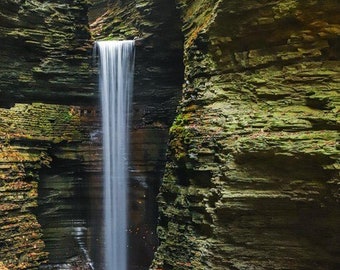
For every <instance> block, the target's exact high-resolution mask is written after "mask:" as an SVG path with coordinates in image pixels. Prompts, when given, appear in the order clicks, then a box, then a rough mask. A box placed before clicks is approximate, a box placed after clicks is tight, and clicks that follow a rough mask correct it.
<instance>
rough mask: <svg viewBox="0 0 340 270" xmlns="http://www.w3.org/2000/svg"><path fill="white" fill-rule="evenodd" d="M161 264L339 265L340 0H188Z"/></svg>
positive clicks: (183, 5)
mask: <svg viewBox="0 0 340 270" xmlns="http://www.w3.org/2000/svg"><path fill="white" fill-rule="evenodd" d="M178 6H179V8H180V10H181V16H182V20H183V28H182V29H183V33H184V34H185V48H184V49H185V51H184V55H185V60H184V63H185V80H186V83H185V85H184V89H183V98H182V101H181V106H180V108H179V110H178V115H177V118H176V120H175V122H174V124H173V126H172V127H171V129H170V136H171V137H170V146H169V155H168V158H169V161H168V163H167V167H166V172H165V176H164V179H163V183H162V186H161V193H160V196H159V207H160V226H159V228H158V234H159V237H160V241H161V245H160V247H159V249H158V251H157V253H156V259H155V260H154V265H153V267H152V269H221V270H222V269H223V270H225V269H233V270H234V269H337V268H338V267H339V264H340V261H339V259H338V258H339V233H340V232H339V228H340V226H339V225H340V224H339V220H340V213H339V189H338V185H339V181H340V180H339V148H338V145H337V141H338V138H339V137H338V130H339V116H338V113H339V101H340V95H339V59H340V55H339V45H340V43H339V35H340V21H339V16H338V13H339V9H340V6H339V3H338V1H335V0H334V1H332V0H330V1H295V0H292V1H290V0H287V1H232V0H229V1H227V0H219V1H217V0H216V1H211V0H209V1H208V0H194V1H181V0H179V1H178Z"/></svg>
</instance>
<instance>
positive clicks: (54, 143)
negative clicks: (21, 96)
mask: <svg viewBox="0 0 340 270" xmlns="http://www.w3.org/2000/svg"><path fill="white" fill-rule="evenodd" d="M85 111H86V112H87V113H86V114H85V113H84V112H85ZM0 124H1V131H0V240H1V241H0V242H1V249H0V260H1V262H2V263H3V265H4V267H7V268H8V269H13V270H15V269H37V268H38V267H39V265H40V264H42V263H45V262H46V261H47V259H48V254H47V252H46V251H45V244H44V242H43V241H42V229H41V226H40V224H39V223H38V220H37V217H36V215H35V213H36V212H35V211H36V208H37V206H38V183H39V181H40V177H39V174H40V172H41V170H42V169H43V168H49V167H50V166H51V164H52V162H53V160H59V161H61V160H63V161H64V163H65V165H64V169H66V168H68V165H67V164H68V163H70V164H71V165H69V167H72V164H75V163H79V164H81V165H83V166H85V165H86V166H87V168H88V169H89V170H91V169H90V168H94V166H91V164H92V165H93V164H94V163H96V162H98V160H99V156H96V155H95V154H94V153H95V151H90V147H89V146H90V145H93V144H96V145H97V147H98V142H94V141H91V138H90V134H91V132H93V131H94V130H96V129H98V128H99V121H98V119H97V117H96V116H95V115H94V114H93V113H91V111H90V110H89V108H81V107H78V106H66V105H55V104H54V105H52V104H44V103H33V104H22V103H20V104H15V105H14V106H13V107H11V108H9V109H4V108H0ZM97 149H98V148H97ZM97 151H99V150H97ZM98 167H99V166H98ZM73 169H74V170H75V168H73ZM78 169H79V167H78ZM52 181H53V180H52ZM70 185H72V183H70ZM4 269H5V268H4Z"/></svg>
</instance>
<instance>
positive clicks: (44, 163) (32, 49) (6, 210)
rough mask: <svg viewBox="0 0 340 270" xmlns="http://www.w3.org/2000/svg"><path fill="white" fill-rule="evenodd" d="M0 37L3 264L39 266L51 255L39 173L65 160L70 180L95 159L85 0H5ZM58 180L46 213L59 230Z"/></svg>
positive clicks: (61, 207) (8, 266)
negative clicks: (41, 209) (40, 206)
mask: <svg viewBox="0 0 340 270" xmlns="http://www.w3.org/2000/svg"><path fill="white" fill-rule="evenodd" d="M0 37H1V43H0V61H1V67H0V96H1V97H0V107H1V108H0V149H1V150H0V268H1V269H10V270H15V269H37V267H38V265H39V264H41V263H42V262H46V261H47V259H48V254H47V252H46V249H45V244H44V243H43V241H42V237H44V239H45V240H46V239H47V240H48V239H49V238H48V237H49V236H46V234H45V235H44V236H42V228H41V224H39V222H40V221H39V222H38V220H37V215H36V214H37V204H38V186H40V187H41V185H42V182H41V177H44V176H43V175H42V172H43V174H46V172H47V171H49V170H52V171H53V170H54V169H53V166H54V164H55V163H58V162H63V164H64V168H63V171H64V172H70V171H72V172H70V173H69V175H68V176H69V178H70V179H73V176H72V175H75V174H76V173H78V172H79V171H85V172H86V170H88V171H91V166H92V165H93V164H94V163H93V162H94V161H96V160H98V159H97V157H98V156H97V155H96V154H97V151H98V147H94V143H97V145H99V142H98V141H97V142H94V141H91V140H90V139H91V138H90V134H91V132H94V131H95V130H96V129H98V119H97V118H98V117H97V115H96V109H95V108H94V107H93V105H94V104H96V97H97V95H96V93H95V92H94V90H93V85H94V84H93V83H91V81H92V80H93V74H94V73H93V72H92V71H91V65H90V64H91V62H90V58H89V56H90V55H91V54H90V51H91V48H90V45H89V44H90V34H89V30H88V23H87V1H82V0H80V1H58V0H54V1H37V0H30V1H17V0H7V1H1V3H0ZM51 103H53V104H51ZM75 164H77V166H75ZM85 167H86V169H84V168H85ZM56 179H57V178H48V179H47V181H49V185H48V187H47V188H48V189H49V191H51V190H52V191H51V194H49V195H50V197H49V198H50V199H51V198H53V199H52V201H53V200H54V203H55V205H53V206H51V204H50V205H49V206H51V207H50V208H49V209H48V211H49V212H48V214H49V216H53V217H54V218H55V220H54V221H55V222H54V226H56V227H55V230H54V234H53V236H52V237H55V236H56V235H57V234H58V233H59V236H58V237H61V236H62V235H63V233H64V231H63V230H64V228H63V226H64V225H60V224H61V223H62V222H63V221H62V220H61V216H60V212H61V211H67V210H65V208H67V206H65V205H63V204H62V203H61V201H60V200H59V199H60V198H61V197H63V196H64V195H65V194H64V195H61V194H59V193H58V192H59V191H58V190H54V191H53V188H51V187H54V185H58V183H57V184H55V181H56ZM68 185H69V187H70V189H71V187H73V188H76V183H75V180H74V179H73V180H70V182H69V183H68ZM39 196H40V194H39ZM64 197H65V196H64ZM43 203H44V204H46V205H48V202H43ZM45 210H46V208H45ZM68 214H69V215H70V213H68ZM57 222H60V223H59V225H60V226H59V227H58V225H56V224H57ZM69 225H70V224H68V225H65V226H69ZM50 238H51V237H50ZM58 241H59V242H61V241H62V239H61V238H60V239H59V240H58ZM60 248H62V247H61V246H60ZM57 249H58V247H57Z"/></svg>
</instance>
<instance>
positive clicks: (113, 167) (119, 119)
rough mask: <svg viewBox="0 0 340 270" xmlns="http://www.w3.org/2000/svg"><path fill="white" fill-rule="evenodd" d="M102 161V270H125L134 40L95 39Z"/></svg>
mask: <svg viewBox="0 0 340 270" xmlns="http://www.w3.org/2000/svg"><path fill="white" fill-rule="evenodd" d="M96 49H97V51H98V55H99V67H100V70H99V87H100V92H101V100H102V119H103V120H102V121H103V122H102V124H103V162H104V184H103V185H104V230H103V231H104V265H105V267H104V269H105V270H126V269H127V215H128V213H127V212H128V199H127V196H128V194H127V193H128V190H127V189H128V184H127V182H128V181H127V180H128V153H129V149H128V148H129V112H130V103H131V101H130V100H131V96H132V90H133V72H134V51H135V50H134V41H98V42H96Z"/></svg>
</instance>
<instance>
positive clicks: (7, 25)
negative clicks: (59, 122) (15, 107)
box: [0, 0, 94, 107]
mask: <svg viewBox="0 0 340 270" xmlns="http://www.w3.org/2000/svg"><path fill="white" fill-rule="evenodd" d="M0 10H1V14H0V30H1V31H0V38H1V44H0V51H1V52H0V60H1V63H2V65H1V67H0V74H1V75H0V93H1V101H0V104H2V105H3V106H7V107H8V106H9V105H10V104H13V102H19V101H20V102H27V101H37V100H40V101H48V102H53V103H61V104H65V103H67V104H72V103H73V104H74V103H77V104H79V103H80V102H81V101H82V102H85V101H86V102H89V101H90V100H92V99H93V98H94V93H93V84H92V85H91V79H92V77H91V74H92V73H91V66H90V61H89V52H90V51H91V48H90V43H89V39H90V34H89V29H88V22H87V2H86V1H83V0H79V1H58V0H54V1H48V2H44V1H37V0H30V1H15V0H9V1H2V2H1V3H0ZM66 96H67V97H68V98H67V99H65V97H66Z"/></svg>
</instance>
